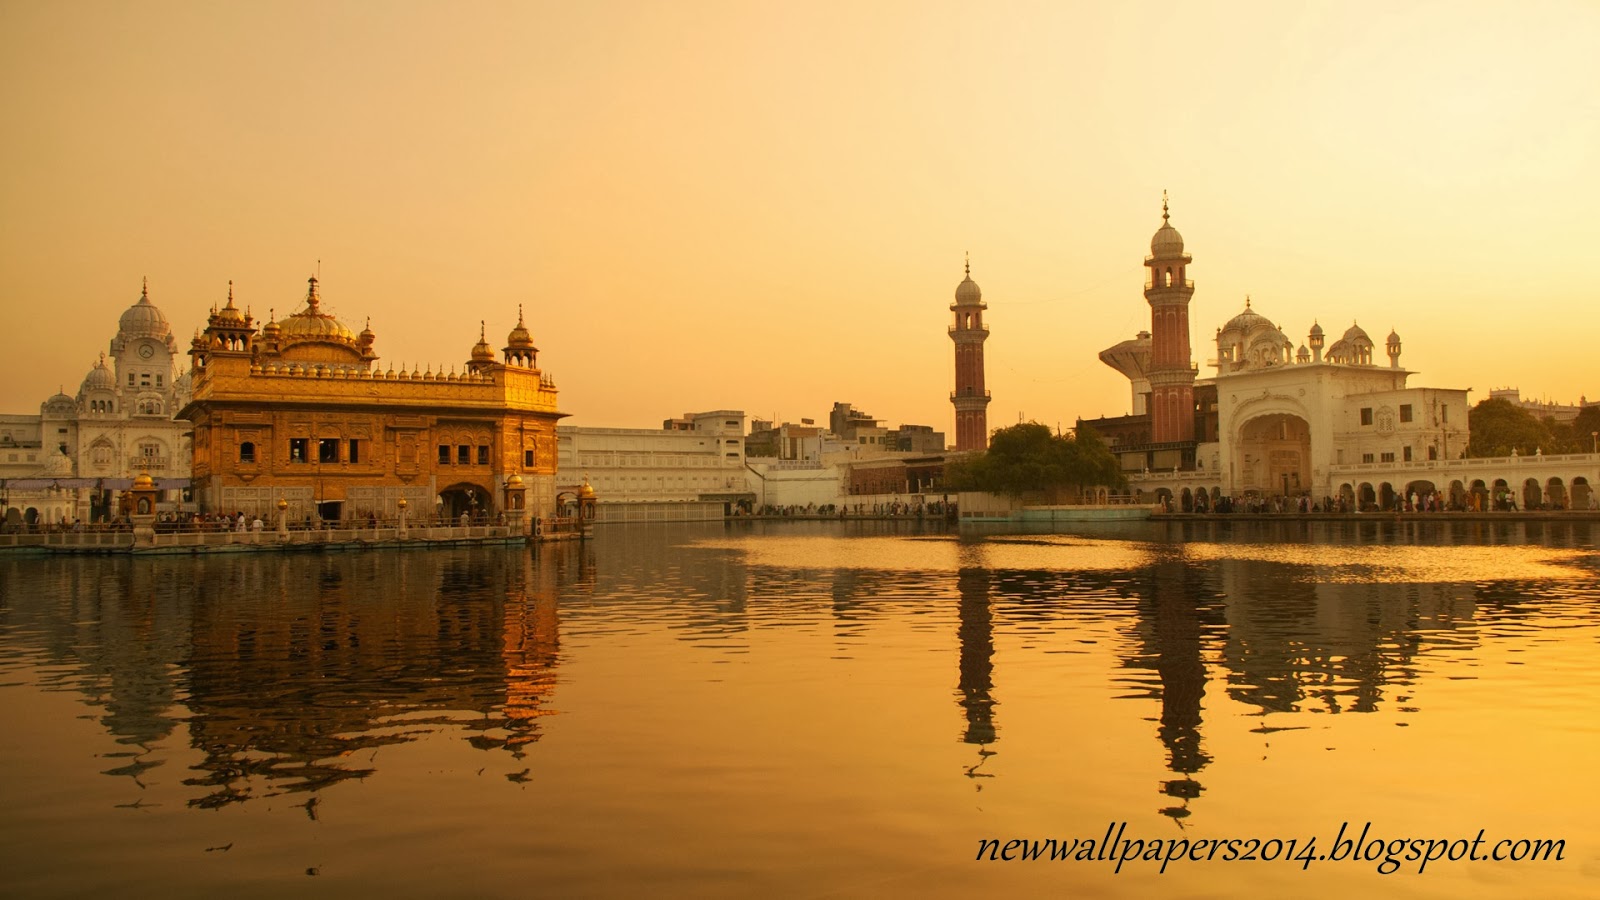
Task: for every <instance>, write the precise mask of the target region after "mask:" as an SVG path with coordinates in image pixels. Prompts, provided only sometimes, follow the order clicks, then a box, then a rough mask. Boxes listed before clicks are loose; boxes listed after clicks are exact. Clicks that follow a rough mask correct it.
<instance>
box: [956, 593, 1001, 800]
mask: <svg viewBox="0 0 1600 900" xmlns="http://www.w3.org/2000/svg"><path fill="white" fill-rule="evenodd" d="M993 579H994V575H993V573H991V572H990V571H989V570H988V569H984V568H977V567H973V566H963V567H962V568H961V569H960V570H958V572H957V574H956V590H957V591H958V592H959V595H960V600H959V603H960V606H959V607H958V610H959V616H960V624H959V626H958V627H957V630H956V634H957V637H958V639H959V641H960V661H959V663H958V666H959V670H960V673H961V676H960V680H959V682H958V684H957V688H956V698H957V699H956V702H957V703H958V704H960V706H961V710H962V712H963V713H964V714H965V716H966V720H967V725H966V729H965V731H964V732H963V733H962V735H961V740H962V742H963V743H967V744H977V745H978V761H977V762H976V763H974V764H973V765H972V766H971V767H969V768H968V769H967V772H966V774H967V777H969V778H993V777H994V776H993V775H990V774H987V773H983V772H979V771H978V769H979V768H980V767H981V766H982V765H983V764H984V763H985V762H987V761H988V759H989V757H991V756H993V755H994V751H992V750H990V749H989V745H990V744H992V743H994V742H995V740H996V739H997V736H996V729H995V724H994V707H995V704H996V701H995V699H994V696H993V695H992V693H991V691H993V690H994V613H993V610H992V609H991V608H990V596H989V595H990V589H991V587H992V582H993ZM978 790H983V787H982V785H978Z"/></svg>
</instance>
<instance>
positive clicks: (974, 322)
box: [949, 262, 990, 450]
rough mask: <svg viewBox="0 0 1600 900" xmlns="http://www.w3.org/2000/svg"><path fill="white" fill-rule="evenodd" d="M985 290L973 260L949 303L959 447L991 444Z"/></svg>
mask: <svg viewBox="0 0 1600 900" xmlns="http://www.w3.org/2000/svg"><path fill="white" fill-rule="evenodd" d="M988 308H989V304H987V303H985V302H983V292H982V291H981V290H979V289H978V284H977V282H975V281H973V280H972V263H971V262H968V263H967V266H966V278H965V279H963V280H962V282H961V283H960V284H959V285H957V286H956V302H954V303H952V304H950V311H951V312H952V313H954V314H955V324H953V325H951V326H950V328H949V333H950V340H952V341H954V342H955V351H956V389H955V390H954V391H951V392H950V403H951V404H952V405H953V406H955V408H956V449H957V450H983V449H986V448H987V447H988V446H989V413H988V409H989V399H990V397H989V391H988V389H987V388H985V387H984V386H983V342H984V341H986V340H988V339H989V326H987V325H985V324H983V311H984V310H985V309H988Z"/></svg>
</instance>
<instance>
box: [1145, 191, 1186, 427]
mask: <svg viewBox="0 0 1600 900" xmlns="http://www.w3.org/2000/svg"><path fill="white" fill-rule="evenodd" d="M1190 262H1192V260H1191V258H1190V257H1189V256H1188V255H1187V254H1185V253H1184V252H1183V235H1181V234H1178V229H1176V228H1173V227H1172V224H1171V223H1170V222H1168V221H1167V192H1166V191H1162V192H1161V227H1160V228H1159V229H1157V230H1156V234H1155V237H1153V238H1151V239H1150V256H1149V257H1148V258H1147V259H1146V260H1145V261H1144V264H1145V265H1146V266H1149V267H1150V282H1149V283H1148V284H1146V285H1145V287H1144V298H1145V299H1146V300H1148V301H1150V369H1149V371H1148V373H1147V374H1148V376H1149V379H1150V440H1151V441H1152V442H1153V443H1157V444H1163V443H1168V442H1171V441H1192V440H1194V378H1195V370H1194V365H1193V364H1192V363H1191V361H1190V356H1189V299H1190V298H1191V297H1193V296H1194V283H1193V282H1191V281H1189V279H1188V278H1187V276H1186V274H1185V273H1186V270H1187V269H1188V266H1189V263H1190Z"/></svg>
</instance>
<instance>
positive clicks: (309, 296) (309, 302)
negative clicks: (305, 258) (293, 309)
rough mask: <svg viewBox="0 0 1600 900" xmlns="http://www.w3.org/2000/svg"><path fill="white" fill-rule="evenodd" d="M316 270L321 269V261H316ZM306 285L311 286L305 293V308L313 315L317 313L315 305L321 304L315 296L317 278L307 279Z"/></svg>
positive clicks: (319, 299)
mask: <svg viewBox="0 0 1600 900" xmlns="http://www.w3.org/2000/svg"><path fill="white" fill-rule="evenodd" d="M317 268H319V269H320V268H322V260H320V259H319V260H317ZM306 283H307V284H309V285H310V286H311V287H310V288H309V289H308V290H307V291H306V306H307V307H309V308H310V310H311V312H313V313H314V312H316V311H317V304H318V303H320V302H322V301H321V298H319V297H318V296H317V276H315V275H313V276H311V277H310V278H307V279H306Z"/></svg>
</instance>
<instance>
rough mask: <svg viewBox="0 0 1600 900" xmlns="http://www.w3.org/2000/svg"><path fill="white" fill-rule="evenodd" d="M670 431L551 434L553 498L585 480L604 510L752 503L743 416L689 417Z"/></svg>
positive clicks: (573, 429)
mask: <svg viewBox="0 0 1600 900" xmlns="http://www.w3.org/2000/svg"><path fill="white" fill-rule="evenodd" d="M669 422H670V424H671V427H670V428H660V429H656V428H591V427H585V426H579V425H561V426H558V427H557V428H556V446H557V452H558V454H559V456H558V463H557V465H556V471H557V472H559V473H560V474H559V475H558V476H557V477H558V484H557V496H558V499H559V498H561V497H563V496H569V497H570V496H574V495H575V494H576V491H577V490H578V488H579V487H580V486H581V485H582V484H583V483H584V481H585V480H587V481H588V482H589V485H590V486H591V487H593V488H594V491H595V494H596V496H597V498H598V500H599V502H600V503H602V504H612V503H643V502H656V503H660V502H667V503H678V502H686V501H708V502H709V501H720V502H724V503H737V502H740V501H746V502H748V501H751V500H752V499H753V495H752V494H751V492H750V489H749V486H748V485H747V483H746V476H747V474H748V471H747V469H746V468H745V453H744V439H745V414H744V413H743V412H742V411H739V410H729V409H719V410H712V411H710V412H699V413H686V414H685V415H684V416H683V417H682V418H680V419H676V420H669Z"/></svg>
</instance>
